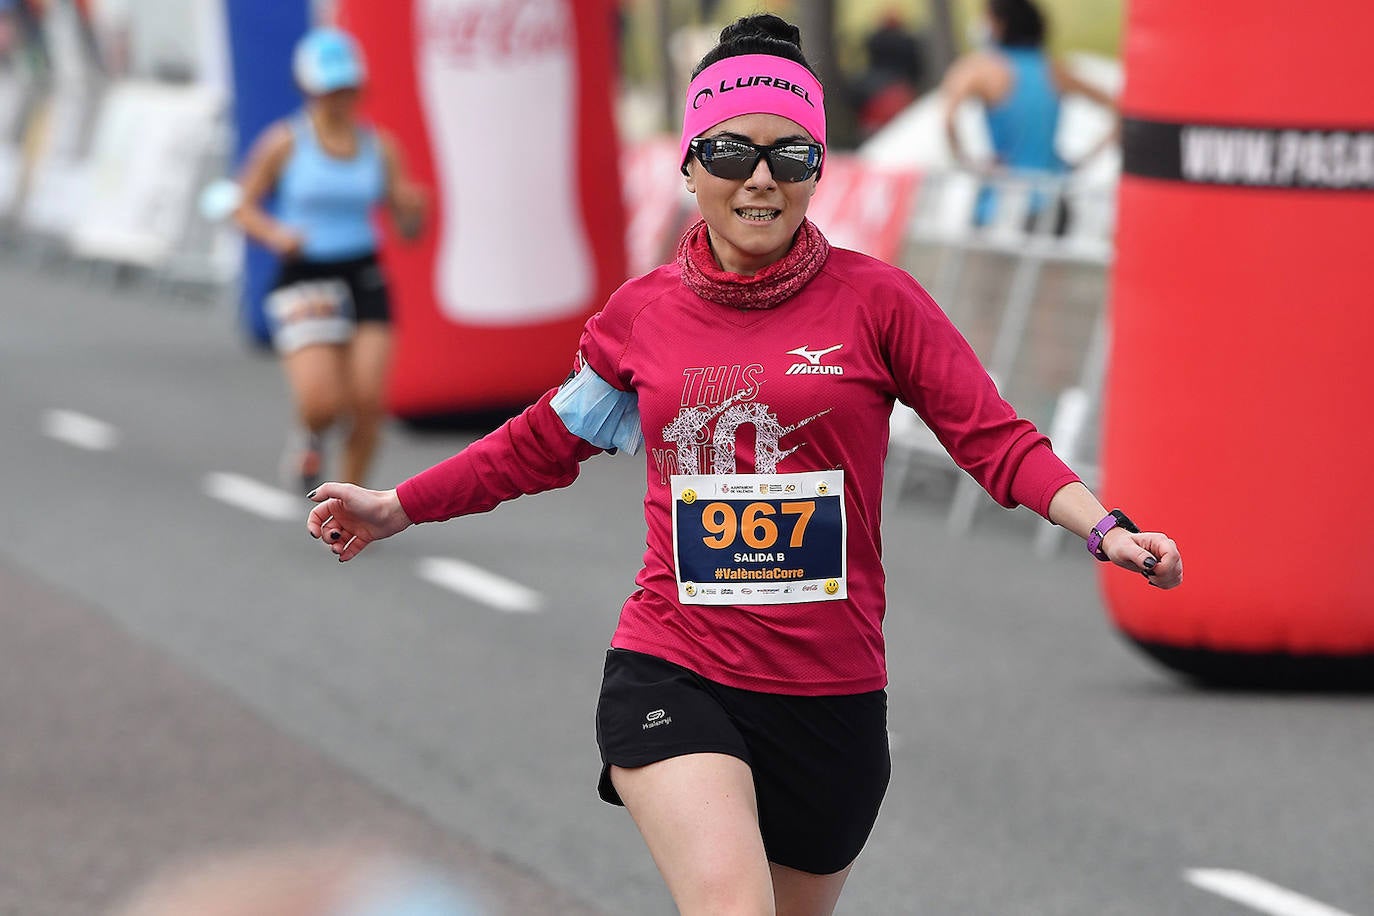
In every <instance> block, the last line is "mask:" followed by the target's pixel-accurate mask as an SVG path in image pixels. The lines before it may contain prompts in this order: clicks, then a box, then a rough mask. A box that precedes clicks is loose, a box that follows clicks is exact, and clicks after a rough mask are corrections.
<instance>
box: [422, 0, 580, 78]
mask: <svg viewBox="0 0 1374 916" xmlns="http://www.w3.org/2000/svg"><path fill="white" fill-rule="evenodd" d="M421 9H422V10H423V13H422V16H421V22H420V23H419V24H420V27H421V34H422V35H424V36H425V42H426V43H427V44H428V46H429V50H431V51H434V52H437V53H438V54H440V55H442V56H443V57H445V58H447V62H448V63H451V64H454V65H457V66H469V65H472V64H475V63H478V62H480V61H483V60H491V59H494V60H499V61H502V62H510V61H512V60H521V59H528V58H537V57H543V56H545V55H548V54H550V53H554V52H558V51H564V50H565V49H566V48H567V47H568V37H569V35H568V33H569V26H570V24H569V22H568V15H567V8H566V6H565V4H564V3H563V2H562V0H511V2H505V3H502V2H493V0H485V2H484V0H478V2H475V3H474V2H463V0H459V2H456V3H455V2H448V3H444V2H442V0H440V2H434V0H431V2H430V3H427V4H422V5H421Z"/></svg>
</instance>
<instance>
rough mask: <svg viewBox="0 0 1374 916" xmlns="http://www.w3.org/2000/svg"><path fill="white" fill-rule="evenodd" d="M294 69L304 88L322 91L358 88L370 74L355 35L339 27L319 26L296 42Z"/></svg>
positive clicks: (292, 62) (316, 92)
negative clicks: (354, 37)
mask: <svg viewBox="0 0 1374 916" xmlns="http://www.w3.org/2000/svg"><path fill="white" fill-rule="evenodd" d="M291 68H292V71H293V72H294V73H295V75H296V82H297V83H299V84H300V87H301V89H303V90H305V91H306V92H307V93H309V94H310V95H323V94H324V93H326V92H335V91H337V90H339V89H357V88H358V87H359V86H361V85H362V84H363V81H364V80H365V79H366V78H367V68H366V67H364V66H363V54H362V51H361V50H359V48H358V43H357V42H356V41H354V39H353V36H352V35H349V34H348V33H347V32H345V31H342V30H341V29H336V28H324V27H322V28H316V29H311V30H310V31H309V32H307V33H305V37H303V38H302V39H301V40H300V41H299V42H297V44H296V53H295V56H294V57H293V58H292V61H291Z"/></svg>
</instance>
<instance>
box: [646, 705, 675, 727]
mask: <svg viewBox="0 0 1374 916" xmlns="http://www.w3.org/2000/svg"><path fill="white" fill-rule="evenodd" d="M644 718H645V719H646V720H647V721H646V722H644V724H642V725H640V726H639V727H640V728H641V729H643V730H645V731H648V730H649V729H651V728H658V727H659V726H660V725H671V724H673V717H672V716H670V715H668V713H667V711H665V710H662V709H655V710H654V711H653V712H651V713H649V714H648V715H647V716H645V717H644Z"/></svg>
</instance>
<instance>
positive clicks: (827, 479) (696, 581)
mask: <svg viewBox="0 0 1374 916" xmlns="http://www.w3.org/2000/svg"><path fill="white" fill-rule="evenodd" d="M669 486H670V487H671V488H672V496H673V560H674V566H675V571H676V574H677V588H678V600H680V601H681V602H682V603H683V604H792V603H797V602H802V601H837V600H839V599H841V598H845V597H848V592H847V589H846V584H845V512H844V472H843V471H838V470H836V471H809V472H806V473H802V474H674V475H673V476H672V477H671V478H670V480H669Z"/></svg>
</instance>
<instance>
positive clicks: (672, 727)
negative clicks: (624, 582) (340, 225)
mask: <svg viewBox="0 0 1374 916" xmlns="http://www.w3.org/2000/svg"><path fill="white" fill-rule="evenodd" d="M800 42H801V35H800V32H799V31H798V29H797V28H796V27H794V26H792V25H789V24H788V23H786V22H785V21H783V20H782V19H779V18H778V17H776V16H773V15H767V14H761V15H756V16H750V17H746V18H744V19H741V20H739V21H738V22H736V23H734V24H733V25H730V26H728V27H726V29H725V30H724V31H723V32H722V33H721V36H720V42H719V44H718V45H717V46H716V47H715V48H713V49H712V50H711V51H709V52H708V53H707V54H706V56H705V57H704V58H703V59H702V60H701V61H700V63H698V64H697V66H696V68H695V71H694V73H693V77H692V82H691V86H690V87H689V89H688V91H687V96H686V103H687V104H686V111H685V114H684V119H683V129H682V135H681V138H680V146H679V157H680V158H679V163H680V165H681V168H682V172H683V174H684V176H685V177H684V180H685V183H686V188H687V190H688V191H690V192H691V193H692V194H694V195H695V196H696V201H697V206H698V208H699V209H700V211H701V216H702V219H701V220H700V221H698V222H697V223H696V224H695V225H694V226H692V227H691V228H690V229H689V230H688V231H687V233H686V234H685V235H684V236H683V238H682V241H681V243H680V244H679V247H678V252H677V257H676V259H675V261H674V262H673V263H672V264H668V265H665V266H663V267H660V268H658V269H656V270H654V271H652V272H650V273H648V274H645V275H644V276H642V277H637V278H635V279H633V280H630V281H629V282H627V283H625V284H624V285H623V286H621V288H620V289H619V290H617V291H616V292H615V293H614V294H613V295H612V296H611V298H610V300H609V301H608V302H607V303H606V305H605V307H604V308H603V309H602V310H601V311H600V312H598V313H597V314H596V315H594V316H593V317H592V318H591V319H590V320H588V322H587V325H586V327H585V329H584V331H583V334H582V339H581V345H580V351H579V353H578V355H577V357H576V359H575V360H574V364H573V372H572V373H571V374H570V375H569V377H568V379H567V381H566V382H564V384H563V385H562V386H561V387H560V388H558V389H554V390H551V391H549V392H548V393H547V394H545V396H544V397H542V398H540V400H539V401H538V402H537V403H536V404H534V405H533V406H531V407H529V408H527V409H526V410H525V411H524V412H523V413H522V414H521V415H520V416H518V417H516V418H515V419H513V420H511V421H510V422H508V423H506V424H505V425H504V426H503V427H501V428H500V429H498V430H497V431H496V432H494V433H492V434H490V435H488V436H486V437H484V438H482V439H480V440H478V441H477V442H475V443H473V444H472V445H470V446H468V447H467V448H466V449H464V450H463V451H461V452H459V453H458V454H457V455H455V456H453V457H452V458H449V459H448V460H447V461H445V462H443V463H441V464H438V465H436V466H434V467H432V468H430V469H429V470H426V471H423V472H421V473H419V474H417V475H415V476H414V477H411V478H410V479H409V480H406V481H405V482H403V483H402V484H401V485H400V486H399V487H398V488H397V489H395V490H385V491H379V490H365V489H362V488H361V487H356V486H351V485H349V484H344V483H326V484H323V485H321V486H320V487H319V488H318V489H317V490H315V491H314V492H312V493H311V494H310V497H311V498H312V499H314V500H315V501H316V502H317V503H319V505H318V506H316V507H315V508H314V509H313V510H312V511H311V512H310V516H309V519H308V521H307V526H308V529H309V531H310V533H311V534H312V535H313V536H315V537H319V538H322V539H323V540H324V543H325V544H326V545H327V546H328V547H329V548H330V550H331V551H332V552H333V553H334V554H335V555H336V556H337V557H338V559H339V560H340V561H341V562H342V561H346V560H351V559H353V558H354V557H356V556H357V555H358V553H359V552H360V551H362V550H364V549H365V548H366V547H367V546H368V544H370V543H372V542H373V541H376V540H379V539H381V538H385V537H389V536H391V535H393V534H396V533H398V532H400V531H402V530H404V529H405V528H407V527H409V526H410V525H412V524H415V523H420V522H433V521H441V520H444V519H449V518H454V517H457V516H460V515H468V514H472V513H476V512H484V511H487V510H489V509H492V508H494V507H495V506H496V505H497V504H499V503H500V502H502V501H503V500H508V499H514V498H516V497H517V496H520V495H522V494H528V493H537V492H541V491H545V490H551V489H554V488H556V487H562V486H567V485H568V484H571V483H572V482H573V481H574V480H575V479H576V478H577V476H578V473H579V470H580V467H581V462H582V461H585V460H586V459H588V458H590V457H591V456H592V455H594V454H596V453H597V452H598V451H603V450H612V449H624V450H625V451H628V452H630V453H631V454H639V453H640V452H641V451H642V452H643V453H644V455H645V471H646V480H645V483H646V495H645V498H644V516H645V525H646V528H647V532H648V533H647V538H646V543H647V550H646V551H645V553H644V565H643V567H642V568H641V570H640V572H639V574H638V576H637V577H636V580H635V581H636V584H637V585H638V589H637V590H636V591H635V592H634V593H633V594H632V595H631V596H630V597H629V598H628V599H627V600H626V601H625V604H624V605H623V607H622V609H621V613H620V621H619V624H618V626H617V627H616V631H615V634H614V636H613V637H612V638H611V648H610V650H609V651H608V652H607V654H606V658H605V669H604V675H603V679H602V686H601V697H600V702H599V703H598V706H597V716H596V734H597V742H598V744H599V745H600V748H601V756H602V764H603V765H602V770H601V774H600V782H599V785H598V791H599V793H600V795H601V798H602V799H603V800H605V801H607V802H610V803H612V804H623V805H625V806H626V808H628V810H629V812H630V816H631V817H632V818H634V821H635V824H636V826H637V827H638V828H639V830H640V833H641V834H642V835H643V837H644V840H645V842H646V843H647V845H648V847H649V851H650V853H651V854H652V856H653V859H654V862H655V863H656V864H657V866H658V869H659V871H660V872H661V873H662V875H663V878H664V880H665V882H666V883H667V886H668V889H669V891H670V892H671V894H672V896H673V899H674V901H675V902H676V903H677V906H678V909H679V910H680V912H682V913H684V914H706V913H774V912H776V913H782V914H787V916H823V914H828V913H830V912H831V911H832V910H833V909H834V907H835V903H836V901H837V900H838V898H839V895H840V891H841V889H842V888H843V886H844V882H845V879H846V877H847V876H848V874H849V870H850V867H851V865H852V863H853V861H854V859H855V857H856V856H858V854H859V851H860V850H861V849H862V848H863V846H864V844H865V842H867V839H868V836H869V832H870V830H871V829H872V827H873V824H874V821H875V819H876V818H877V815H878V807H879V805H880V804H881V802H882V799H883V796H884V794H885V792H886V790H887V783H888V778H889V775H890V772H891V760H890V756H889V751H888V737H887V692H886V686H887V662H886V654H885V648H884V642H883V633H882V622H883V616H884V613H885V611H886V601H887V598H886V586H885V583H886V578H885V573H884V570H883V559H882V543H881V542H882V538H881V514H882V512H881V506H882V488H883V461H884V457H885V455H886V452H887V441H888V430H889V418H890V416H891V413H892V408H893V403H894V401H895V400H897V399H900V400H901V401H902V402H904V403H906V404H908V405H910V406H911V407H913V408H914V409H915V410H916V412H917V413H918V414H920V416H921V417H922V418H923V419H924V420H925V422H926V423H927V424H928V425H929V426H930V427H931V429H933V430H934V431H935V433H936V435H937V436H938V437H939V439H940V441H941V442H942V443H944V445H945V447H946V448H948V449H949V451H950V453H951V454H952V456H953V457H954V458H955V460H956V461H957V463H958V464H959V465H960V466H961V467H963V468H964V469H965V470H967V471H968V472H969V473H970V474H971V475H973V477H974V478H975V479H976V480H978V482H979V483H980V484H982V485H983V486H984V487H985V488H986V489H987V490H988V492H989V493H991V494H992V495H993V497H994V498H995V499H996V500H997V501H998V502H999V503H1001V504H1002V505H1004V506H1007V507H1008V508H1010V507H1013V506H1016V505H1025V506H1027V507H1029V508H1031V509H1033V510H1034V511H1036V512H1038V513H1040V514H1041V515H1042V516H1044V517H1045V518H1048V519H1049V520H1050V521H1052V522H1054V523H1055V524H1058V525H1062V526H1064V527H1065V528H1067V529H1069V530H1070V531H1073V532H1074V533H1075V534H1077V535H1078V536H1079V537H1081V538H1084V539H1085V540H1086V541H1087V546H1088V549H1089V551H1090V552H1092V554H1093V555H1094V556H1095V557H1097V558H1098V559H1099V560H1102V561H1108V560H1110V561H1112V562H1114V563H1116V565H1118V566H1121V567H1123V568H1125V569H1128V570H1131V571H1133V572H1135V573H1137V574H1144V575H1145V577H1146V578H1147V580H1148V581H1149V582H1150V583H1151V584H1152V585H1154V586H1157V587H1160V588H1173V587H1174V586H1177V585H1178V584H1179V583H1180V582H1181V581H1182V577H1183V565H1182V558H1181V557H1180V555H1179V552H1178V548H1177V546H1176V545H1175V544H1174V542H1173V541H1172V540H1170V539H1169V538H1168V537H1166V536H1165V535H1163V534H1159V533H1141V532H1140V531H1139V530H1138V529H1137V528H1136V527H1135V526H1134V525H1132V524H1131V523H1130V520H1129V519H1127V518H1126V516H1124V515H1122V514H1120V513H1119V512H1113V513H1108V512H1107V510H1106V509H1105V508H1103V506H1102V504H1101V503H1099V502H1098V500H1097V498H1096V497H1095V496H1093V494H1092V493H1091V492H1090V491H1089V490H1088V488H1087V487H1085V486H1084V485H1083V484H1082V483H1081V482H1080V481H1079V479H1078V477H1077V475H1076V474H1074V472H1073V471H1071V470H1070V469H1069V468H1067V467H1066V466H1065V465H1064V463H1063V462H1062V461H1060V460H1059V458H1058V457H1056V455H1055V454H1054V452H1053V450H1052V449H1051V448H1050V443H1049V440H1048V439H1046V438H1045V436H1043V435H1041V434H1040V433H1039V432H1038V431H1037V430H1036V429H1035V427H1034V426H1033V425H1032V424H1031V423H1030V422H1029V421H1027V420H1025V419H1023V418H1021V417H1018V416H1017V415H1016V413H1015V411H1014V410H1013V409H1012V407H1011V405H1010V404H1008V403H1007V402H1006V401H1005V400H1003V399H1002V397H1001V396H1000V395H999V394H998V391H997V387H996V385H995V384H993V382H992V380H991V379H990V378H989V377H988V374H987V372H986V371H985V370H984V368H983V366H982V365H981V363H980V362H979V361H978V357H977V356H976V355H975V353H974V352H973V349H972V348H971V347H970V346H969V345H968V343H967V342H966V341H965V340H964V338H963V337H962V335H960V333H959V332H958V330H957V329H956V328H955V327H954V325H953V324H952V323H951V322H950V320H949V319H948V318H947V317H946V316H945V314H944V313H943V312H942V311H941V310H940V308H939V306H938V305H936V303H935V302H934V300H933V299H931V297H930V295H929V294H928V293H927V292H926V291H925V290H924V289H922V288H921V286H920V284H918V283H917V282H916V281H915V280H914V279H912V277H911V275H910V274H907V273H906V272H905V271H902V270H900V269H898V268H896V267H893V266H892V265H889V264H887V263H884V262H882V261H879V260H876V259H874V258H871V257H868V256H866V255H863V254H860V253H858V252H854V251H848V250H845V249H841V248H834V247H832V246H831V245H830V243H829V242H828V241H827V240H826V238H825V237H824V236H823V235H822V234H821V232H820V230H819V229H817V228H816V225H815V224H814V223H812V222H811V221H810V220H809V219H807V218H806V213H807V208H808V206H809V205H810V202H811V198H812V195H813V194H814V193H815V190H816V185H817V181H818V179H819V178H820V175H821V173H822V170H823V167H824V158H825V152H826V147H825V142H826V120H825V104H824V98H823V89H822V87H821V83H820V80H819V79H818V78H817V77H816V75H815V72H814V71H813V70H812V69H811V67H810V65H809V64H808V63H807V61H806V58H805V57H804V56H803V54H802V50H801V47H800ZM607 142H608V143H613V140H611V139H608V140H607ZM538 262H539V246H538V240H537V239H533V238H532V239H531V247H530V266H531V269H537V268H538ZM1161 409H1167V408H1166V406H1164V405H1161ZM597 536H598V535H597V530H596V522H595V519H590V518H589V519H588V520H587V537H591V538H595V537H597ZM915 908H916V909H919V906H917V907H915Z"/></svg>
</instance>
